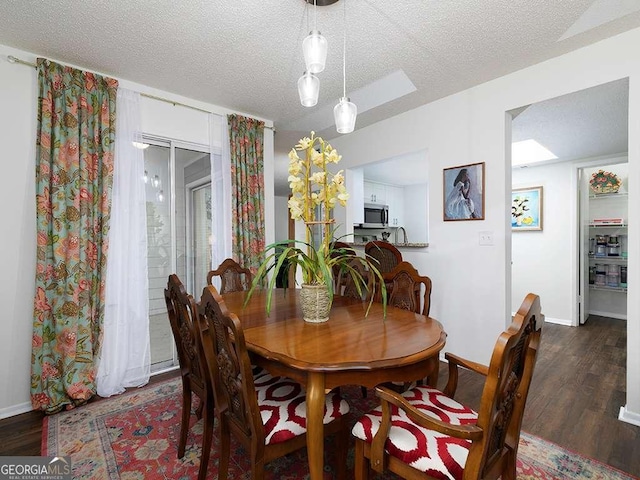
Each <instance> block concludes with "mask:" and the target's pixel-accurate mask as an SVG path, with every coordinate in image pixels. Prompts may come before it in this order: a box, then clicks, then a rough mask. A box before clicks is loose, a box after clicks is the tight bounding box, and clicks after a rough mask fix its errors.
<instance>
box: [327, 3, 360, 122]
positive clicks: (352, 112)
mask: <svg viewBox="0 0 640 480" xmlns="http://www.w3.org/2000/svg"><path fill="white" fill-rule="evenodd" d="M342 1H343V2H344V38H343V42H342V97H341V98H340V100H339V101H338V104H337V105H336V106H335V107H333V118H334V120H335V122H336V130H337V131H338V133H351V132H353V130H354V129H355V127H356V116H357V115H358V107H356V105H355V103H351V100H350V99H349V97H347V67H346V64H347V0H342Z"/></svg>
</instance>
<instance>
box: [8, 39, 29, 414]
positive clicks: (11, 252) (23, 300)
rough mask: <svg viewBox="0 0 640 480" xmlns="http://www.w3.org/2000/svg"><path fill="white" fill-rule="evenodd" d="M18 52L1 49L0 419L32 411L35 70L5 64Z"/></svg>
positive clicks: (17, 54)
mask: <svg viewBox="0 0 640 480" xmlns="http://www.w3.org/2000/svg"><path fill="white" fill-rule="evenodd" d="M7 55H15V56H19V55H20V52H18V51H16V50H12V49H9V48H6V47H3V46H0V56H1V57H2V60H0V105H1V106H2V107H1V108H0V145H2V146H3V147H2V148H3V155H2V157H3V162H2V164H3V174H2V177H0V185H1V187H0V206H1V208H2V221H3V222H4V225H5V227H4V228H3V229H2V230H3V234H2V237H0V265H2V271H3V274H2V276H1V277H0V305H2V306H3V313H2V315H0V331H1V332H2V348H0V418H3V417H7V416H10V415H13V414H15V413H19V412H23V411H26V410H30V409H31V403H30V402H29V385H30V381H31V379H30V372H31V342H30V340H31V333H32V332H33V295H34V292H35V268H36V255H35V254H36V235H35V230H36V221H35V219H36V208H35V195H36V189H35V150H36V149H35V147H36V108H37V96H38V89H37V82H36V75H35V70H34V69H32V68H27V67H23V66H19V65H12V64H10V63H8V62H7V61H5V60H4V59H5V58H6V56H7Z"/></svg>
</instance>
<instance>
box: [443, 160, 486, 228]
mask: <svg viewBox="0 0 640 480" xmlns="http://www.w3.org/2000/svg"><path fill="white" fill-rule="evenodd" d="M442 182H443V189H442V192H443V204H442V217H443V219H444V221H445V222H456V221H464V220H484V162H479V163H470V164H468V165H459V166H457V167H448V168H445V169H443V171H442Z"/></svg>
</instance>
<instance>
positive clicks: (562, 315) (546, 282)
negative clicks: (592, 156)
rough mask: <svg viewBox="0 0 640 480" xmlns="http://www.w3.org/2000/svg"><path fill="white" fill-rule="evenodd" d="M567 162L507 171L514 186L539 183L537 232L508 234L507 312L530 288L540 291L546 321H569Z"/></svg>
mask: <svg viewBox="0 0 640 480" xmlns="http://www.w3.org/2000/svg"><path fill="white" fill-rule="evenodd" d="M573 169H575V167H574V166H573V164H572V163H557V164H554V165H546V166H539V167H529V168H515V169H513V171H512V183H513V188H524V187H537V186H542V196H543V205H542V215H543V216H542V231H538V230H532V231H517V232H513V233H512V236H511V245H512V256H511V259H512V261H513V265H512V270H511V274H512V284H511V285H512V291H511V310H512V311H513V312H516V311H517V310H518V308H519V307H520V304H521V303H522V299H523V298H524V297H525V295H527V293H529V292H534V293H536V294H538V295H540V299H541V300H542V301H543V303H544V313H545V315H546V319H547V321H551V322H554V323H561V324H565V325H570V324H571V316H572V309H573V304H574V302H575V299H574V297H573V294H572V289H571V285H572V283H571V280H572V263H571V260H572V257H571V252H572V236H571V231H572V230H573V229H575V224H574V219H575V215H576V212H575V211H571V208H570V207H569V205H571V204H572V201H571V199H572V198H575V197H576V189H575V187H573V186H572V185H571V178H572V177H571V172H572V170H573Z"/></svg>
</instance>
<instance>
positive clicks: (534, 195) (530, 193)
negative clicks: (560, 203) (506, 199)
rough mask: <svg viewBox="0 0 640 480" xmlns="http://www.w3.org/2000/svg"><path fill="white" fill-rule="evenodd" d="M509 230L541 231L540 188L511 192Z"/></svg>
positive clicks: (519, 189)
mask: <svg viewBox="0 0 640 480" xmlns="http://www.w3.org/2000/svg"><path fill="white" fill-rule="evenodd" d="M511 230H513V231H514V232H515V231H523V230H542V187H528V188H515V189H513V190H512V191H511Z"/></svg>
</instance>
